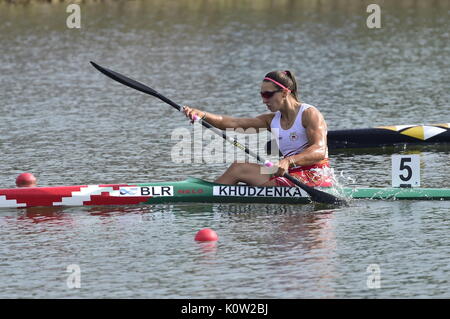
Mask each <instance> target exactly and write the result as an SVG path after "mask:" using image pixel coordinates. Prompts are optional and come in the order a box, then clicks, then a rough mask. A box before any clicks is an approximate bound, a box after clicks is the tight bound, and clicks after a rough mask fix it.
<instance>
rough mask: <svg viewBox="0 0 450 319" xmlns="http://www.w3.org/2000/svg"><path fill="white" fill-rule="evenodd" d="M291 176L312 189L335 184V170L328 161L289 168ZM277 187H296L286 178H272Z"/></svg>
mask: <svg viewBox="0 0 450 319" xmlns="http://www.w3.org/2000/svg"><path fill="white" fill-rule="evenodd" d="M289 175H291V176H293V177H295V178H297V179H298V180H299V181H300V182H302V183H303V184H306V185H308V186H311V187H319V186H320V187H332V186H333V184H334V178H333V170H332V169H331V167H330V162H329V161H328V159H324V160H322V161H320V162H319V163H317V164H314V165H311V166H298V167H293V168H289ZM270 180H275V183H276V185H277V186H295V184H294V183H292V182H291V181H290V180H288V179H287V178H285V177H276V176H275V177H272V178H271V179H270Z"/></svg>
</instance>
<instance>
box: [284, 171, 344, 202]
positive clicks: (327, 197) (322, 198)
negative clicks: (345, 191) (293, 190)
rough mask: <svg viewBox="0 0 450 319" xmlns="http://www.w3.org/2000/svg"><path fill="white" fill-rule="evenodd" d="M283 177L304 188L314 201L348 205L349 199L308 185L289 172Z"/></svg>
mask: <svg viewBox="0 0 450 319" xmlns="http://www.w3.org/2000/svg"><path fill="white" fill-rule="evenodd" d="M283 177H285V178H287V179H288V180H290V181H291V182H293V183H294V184H295V185H297V186H298V187H300V188H301V189H303V190H304V191H305V192H307V193H308V194H309V196H311V200H312V201H314V202H318V203H322V204H331V205H347V204H348V203H347V201H346V200H345V199H343V198H339V197H336V196H334V195H332V194H330V193H326V192H322V191H320V190H318V189H315V188H313V187H310V186H308V185H305V184H303V183H302V182H300V181H299V180H298V179H296V178H295V177H293V176H291V175H289V174H288V173H285V174H284V175H283Z"/></svg>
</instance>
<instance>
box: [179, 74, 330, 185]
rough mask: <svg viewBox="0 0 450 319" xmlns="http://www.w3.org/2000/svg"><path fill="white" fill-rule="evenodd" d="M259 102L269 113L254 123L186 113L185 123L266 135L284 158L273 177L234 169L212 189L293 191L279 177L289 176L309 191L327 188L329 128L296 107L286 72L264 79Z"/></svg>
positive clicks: (311, 111) (245, 167) (249, 168)
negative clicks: (221, 186) (243, 186)
mask: <svg viewBox="0 0 450 319" xmlns="http://www.w3.org/2000/svg"><path fill="white" fill-rule="evenodd" d="M261 97H262V99H263V103H264V104H266V105H267V107H268V109H269V110H270V111H271V113H266V114H262V115H259V116H257V117H255V118H236V117H231V116H226V115H217V114H212V113H209V112H204V111H202V110H199V109H194V108H191V107H188V106H185V107H184V112H185V114H186V116H187V117H189V118H190V119H191V120H193V119H194V118H196V117H200V118H202V119H204V120H206V121H207V122H208V123H210V124H211V125H213V126H215V127H217V128H219V129H221V130H226V129H227V128H234V129H237V128H241V129H244V130H246V129H248V128H255V129H268V130H270V131H271V133H272V134H273V135H274V136H275V138H276V141H277V144H278V148H279V149H280V151H281V153H282V155H283V158H282V159H281V160H280V161H279V163H278V170H277V172H276V173H275V174H271V175H269V174H265V173H263V172H264V170H262V166H261V165H259V164H254V163H237V162H235V163H233V164H232V165H231V166H230V167H229V168H228V169H227V170H226V171H225V173H224V174H223V175H222V176H220V177H219V178H217V179H216V181H215V182H216V183H219V184H228V185H235V184H238V183H239V182H243V183H246V184H248V185H252V186H295V185H294V184H293V183H292V182H291V181H289V180H287V179H286V178H284V177H282V176H283V175H284V173H286V172H288V173H289V174H290V175H292V176H294V177H296V178H297V179H298V180H300V181H301V182H302V183H304V184H307V185H308V186H322V187H331V186H332V185H333V174H332V170H331V168H330V164H329V161H328V147H327V124H326V123H325V120H324V118H323V116H322V114H321V113H320V112H319V110H318V109H317V108H315V107H314V106H312V105H309V104H306V103H302V102H300V100H299V98H298V93H297V82H296V80H295V77H294V75H293V74H292V72H290V71H273V72H270V73H268V74H267V75H266V76H265V77H264V80H263V82H262V84H261Z"/></svg>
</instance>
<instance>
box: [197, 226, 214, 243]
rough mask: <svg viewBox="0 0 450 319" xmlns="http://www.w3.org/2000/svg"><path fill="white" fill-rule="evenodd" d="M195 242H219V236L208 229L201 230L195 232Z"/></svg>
mask: <svg viewBox="0 0 450 319" xmlns="http://www.w3.org/2000/svg"><path fill="white" fill-rule="evenodd" d="M195 240H196V241H217V240H219V236H217V233H216V232H215V231H214V230H212V229H210V228H203V229H201V230H199V231H198V232H197V234H196V235H195Z"/></svg>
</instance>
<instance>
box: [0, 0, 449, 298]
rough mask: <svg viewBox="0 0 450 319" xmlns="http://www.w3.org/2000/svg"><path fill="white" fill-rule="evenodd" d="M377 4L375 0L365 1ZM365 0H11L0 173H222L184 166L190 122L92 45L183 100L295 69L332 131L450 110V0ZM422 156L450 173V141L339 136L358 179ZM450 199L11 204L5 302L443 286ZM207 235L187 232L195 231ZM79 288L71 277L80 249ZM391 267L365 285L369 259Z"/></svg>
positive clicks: (123, 176) (440, 118)
mask: <svg viewBox="0 0 450 319" xmlns="http://www.w3.org/2000/svg"><path fill="white" fill-rule="evenodd" d="M368 3H370V2H368ZM395 3H396V4H393V3H387V2H382V3H380V4H381V7H382V28H381V29H379V30H369V29H367V27H365V19H366V17H367V13H366V10H365V9H366V5H367V4H365V3H361V2H359V1H345V2H344V1H334V2H332V1H330V2H326V1H320V2H319V1H317V2H316V1H298V2H289V1H287V2H285V3H279V4H273V3H272V2H271V1H263V0H261V1H252V2H250V1H248V2H247V1H223V2H217V3H210V2H202V3H201V4H199V3H197V2H196V1H181V2H179V1H130V2H127V1H114V2H112V1H111V2H109V1H108V2H99V3H94V2H93V3H91V2H87V3H83V4H81V12H82V28H81V29H79V30H75V29H68V28H67V27H66V25H65V20H66V17H67V15H68V14H67V13H66V12H65V9H66V4H47V3H34V2H33V3H31V4H25V5H22V4H21V5H15V4H6V3H3V2H2V3H0V21H1V22H0V36H1V41H0V50H1V51H0V52H1V56H2V59H1V62H0V87H1V88H2V89H1V90H0V101H1V104H0V110H1V114H2V115H1V117H2V125H1V126H0V133H1V134H0V152H1V159H2V160H1V162H0V185H2V188H7V187H14V180H15V177H16V176H17V174H19V173H20V172H23V171H31V172H33V173H34V174H35V175H36V176H37V177H38V180H39V184H40V185H73V184H88V183H93V184H96V183H123V182H149V181H167V180H180V179H184V178H186V177H188V176H195V177H199V178H203V179H207V180H213V179H214V178H215V177H216V176H217V175H218V174H220V172H222V171H223V170H224V169H225V168H226V167H227V165H228V164H226V163H213V164H201V163H193V164H189V165H181V164H176V163H174V159H173V158H171V150H172V148H173V146H174V144H175V141H173V140H171V134H172V132H173V130H174V129H177V128H186V129H187V130H189V131H190V132H192V126H189V125H188V123H187V122H186V121H185V120H184V118H183V117H182V116H181V115H179V114H178V113H177V112H175V110H174V109H173V108H171V107H170V106H168V105H166V104H164V103H162V102H161V101H159V100H157V99H155V98H152V97H149V96H146V95H144V94H141V93H139V92H136V91H133V90H131V89H128V88H126V87H124V86H122V85H120V84H117V83H115V82H113V81H111V80H109V79H107V78H106V77H105V76H103V75H101V74H100V73H98V72H97V71H96V70H95V69H93V68H92V67H91V66H90V64H89V61H91V60H93V61H96V62H98V63H100V64H101V65H104V66H106V67H109V68H111V69H113V70H117V71H118V72H121V73H123V74H126V75H129V76H131V77H133V78H135V79H138V80H140V81H142V82H144V83H146V84H148V85H150V86H152V87H154V88H155V89H157V90H158V91H160V92H161V93H163V94H164V95H166V96H168V97H169V98H170V99H173V100H174V101H176V102H177V103H180V104H187V105H192V106H197V107H201V108H204V109H207V110H208V111H211V112H217V113H222V114H229V115H232V114H235V115H237V116H255V115H257V114H260V113H263V112H265V111H266V109H265V106H264V105H263V104H262V103H261V102H260V98H259V96H258V92H259V85H260V81H261V78H262V77H263V76H264V74H265V73H267V72H269V71H271V70H273V69H290V70H293V72H294V73H295V74H296V75H297V77H298V79H299V80H300V83H301V98H302V99H303V100H304V101H305V102H307V103H310V104H313V105H316V106H317V107H318V108H319V109H320V110H321V111H322V113H323V114H324V116H325V118H326V120H327V122H328V125H329V129H331V130H333V129H347V128H364V127H372V126H376V125H396V124H414V123H424V124H429V123H442V122H449V114H450V113H449V105H450V102H449V100H450V93H449V90H448V88H449V87H450V80H449V77H448V70H449V61H450V59H449V57H450V54H449V50H450V47H449V33H448V30H449V22H448V21H450V20H449V19H448V18H449V12H450V11H449V10H450V7H449V4H448V1H436V2H433V3H431V4H424V3H416V4H414V3H415V2H413V1H399V2H395ZM404 153H415V154H420V155H421V170H422V186H424V187H450V182H449V181H448V180H447V177H448V176H449V175H450V165H449V163H450V161H449V149H448V146H439V147H430V146H426V147H420V148H413V149H411V148H409V149H403V148H385V149H382V150H379V151H375V152H374V151H371V152H368V151H367V150H365V151H334V152H332V153H331V154H330V157H331V159H332V164H333V166H334V168H335V170H336V172H337V174H338V176H340V181H341V182H342V183H344V184H346V185H356V186H380V187H383V186H388V185H389V184H390V156H391V155H392V154H404ZM449 212H450V207H449V203H448V202H440V201H429V202H427V201H422V202H421V201H407V202H405V201H359V202H353V203H351V205H350V206H349V207H344V208H340V209H325V208H323V207H320V206H315V205H304V206H300V207H298V206H289V205H269V206H267V205H231V204H230V205H210V204H177V205H164V206H162V205H157V206H154V207H120V208H118V207H106V208H98V207H97V208H84V207H82V208H65V209H59V208H58V209H27V210H15V209H14V210H10V209H2V211H1V212H0V226H1V232H0V241H1V242H2V243H3V245H2V246H1V248H0V256H1V259H0V269H1V271H0V282H1V284H0V287H1V289H0V296H1V297H4V298H18V297H25V298H30V297H31V298H114V297H117V298H401V297H413V298H420V297H425V298H448V297H450V293H449V289H448V287H449V274H450V268H449V266H448V265H449V264H450V263H449V259H450V258H449V254H448V251H449V244H448V242H450V241H449V239H450V238H449V237H450V235H449V231H448V230H449V226H450V225H449V218H448V216H449V214H448V213H449ZM203 227H211V228H213V229H214V230H216V231H217V233H218V234H219V237H220V239H219V241H218V242H217V243H216V244H215V245H205V244H199V243H196V242H194V240H193V238H194V235H195V233H196V231H198V230H199V229H201V228H203ZM73 264H75V265H78V266H79V267H80V269H81V288H80V289H69V288H68V286H67V278H68V277H69V275H70V273H68V272H67V267H68V266H69V265H73ZM372 264H376V265H378V266H379V269H380V271H381V282H380V284H381V287H380V288H379V289H370V288H368V285H367V279H368V276H369V275H370V274H369V273H367V268H368V266H369V265H372Z"/></svg>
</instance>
